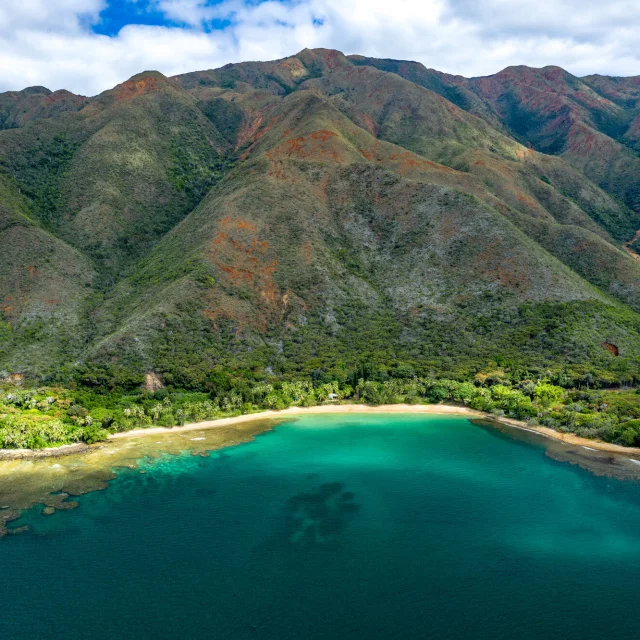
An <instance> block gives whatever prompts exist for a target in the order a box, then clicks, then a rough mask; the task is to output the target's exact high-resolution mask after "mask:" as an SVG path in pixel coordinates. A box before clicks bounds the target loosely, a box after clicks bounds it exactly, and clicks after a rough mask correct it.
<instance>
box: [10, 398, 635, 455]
mask: <svg viewBox="0 0 640 640" xmlns="http://www.w3.org/2000/svg"><path fill="white" fill-rule="evenodd" d="M334 413H363V414H365V413H421V414H427V415H429V414H430V415H461V416H468V417H473V418H479V419H483V420H488V421H490V422H497V423H500V424H504V425H507V426H510V427H514V428H517V429H522V430H525V431H529V432H532V433H537V434H538V435H541V436H544V437H547V438H550V439H552V440H557V441H559V442H563V443H565V444H568V445H573V446H580V447H585V448H586V449H593V450H596V451H604V452H608V453H615V454H619V455H620V454H621V455H626V456H632V455H636V456H640V448H638V447H623V446H622V445H618V444H613V443H610V442H603V441H601V440H590V439H588V438H583V437H581V436H578V435H576V434H573V433H563V432H560V431H556V430H554V429H551V428H549V427H542V426H533V425H530V424H528V423H526V422H523V421H521V420H515V419H513V418H505V417H496V416H493V415H491V414H488V413H484V412H482V411H476V410H474V409H469V408H468V407H464V406H456V405H449V404H427V405H424V404H388V405H378V406H369V405H366V404H330V405H316V406H313V407H289V408H288V409H282V410H279V411H276V410H267V411H260V412H257V413H247V414H243V415H240V416H233V417H230V418H218V419H217V420H205V421H203V422H192V423H188V424H185V425H183V426H181V427H149V428H146V429H145V428H141V429H132V430H130V431H122V432H120V433H114V434H112V435H110V436H109V440H117V439H121V438H132V437H140V436H152V435H156V436H157V435H168V434H178V433H182V432H185V431H196V430H202V429H219V428H224V427H231V426H234V425H237V424H242V423H246V422H253V421H256V420H265V419H269V418H281V417H287V416H291V417H294V416H298V415H309V414H334ZM99 446H100V445H99V444H98V445H95V446H89V445H86V444H83V443H76V444H67V445H62V446H60V447H54V448H51V449H0V460H2V459H5V460H6V459H15V458H43V457H52V456H53V457H55V456H63V455H70V454H74V453H83V452H86V451H88V450H90V449H92V448H96V447H99Z"/></svg>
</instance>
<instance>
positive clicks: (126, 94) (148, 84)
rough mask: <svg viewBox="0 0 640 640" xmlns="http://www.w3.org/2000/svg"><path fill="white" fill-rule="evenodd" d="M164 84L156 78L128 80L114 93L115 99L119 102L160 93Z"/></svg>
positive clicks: (147, 77)
mask: <svg viewBox="0 0 640 640" xmlns="http://www.w3.org/2000/svg"><path fill="white" fill-rule="evenodd" d="M163 84H164V82H163V81H162V80H161V79H160V78H157V77H155V76H146V77H144V78H140V79H138V80H127V81H126V82H123V83H122V84H121V85H118V86H117V87H116V88H115V89H114V90H113V91H114V97H115V99H116V100H117V101H118V102H126V101H127V100H133V98H137V97H138V96H142V95H144V94H145V93H154V92H157V91H160V89H161V88H162V85H163Z"/></svg>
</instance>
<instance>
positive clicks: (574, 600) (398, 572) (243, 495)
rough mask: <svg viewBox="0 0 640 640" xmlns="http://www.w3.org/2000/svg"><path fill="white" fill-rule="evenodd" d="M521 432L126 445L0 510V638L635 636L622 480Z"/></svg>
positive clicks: (407, 422) (282, 432)
mask: <svg viewBox="0 0 640 640" xmlns="http://www.w3.org/2000/svg"><path fill="white" fill-rule="evenodd" d="M193 437H194V435H191V438H193ZM527 437H528V436H525V439H522V438H518V437H515V438H514V437H511V436H509V434H505V433H502V432H500V431H498V430H495V429H490V428H483V427H482V426H481V425H474V424H472V423H471V422H470V421H469V420H467V419H465V418H461V417H453V416H423V415H383V414H378V415H315V416H305V417H303V418H300V419H299V420H297V421H295V422H288V423H285V424H280V425H279V426H277V427H276V428H275V429H274V430H271V431H268V432H266V433H264V434H262V435H260V436H259V437H257V438H256V439H254V440H251V441H249V442H247V443H245V444H240V445H238V446H235V447H232V448H227V449H221V450H219V451H215V452H212V453H211V455H210V456H209V457H202V456H199V455H196V456H193V455H188V454H185V455H178V456H176V455H164V456H160V457H156V458H149V459H145V460H143V461H142V462H141V463H140V466H139V468H137V469H124V470H123V471H120V472H118V473H117V476H116V477H115V479H113V480H111V481H110V484H109V487H108V489H107V490H104V491H93V492H91V493H87V494H85V495H82V496H80V497H79V498H77V501H78V502H79V507H78V508H76V509H73V510H71V511H55V512H54V513H53V514H52V515H49V516H46V517H45V516H43V515H42V511H43V505H38V506H36V507H34V508H32V509H30V510H28V511H26V512H25V513H24V514H23V515H22V517H21V518H20V519H19V520H17V521H15V523H10V525H13V526H16V527H17V526H24V525H28V526H29V531H28V532H26V533H23V534H20V535H14V536H6V537H4V538H2V539H1V540H0V566H1V567H2V586H1V587H0V602H1V603H2V615H1V616H0V637H1V638H3V640H14V639H18V638H20V639H22V638H29V639H33V640H38V639H41V638H42V639H44V638H47V639H49V638H56V639H60V640H63V639H67V638H83V639H94V638H95V639H107V638H109V639H110V638H216V639H226V638H229V639H233V640H238V639H243V638H265V639H274V640H275V639H277V640H285V639H288V638H291V639H293V638H295V639H299V638H309V639H320V638H322V639H325V638H340V639H342V638H350V639H351V638H354V639H355V638H358V639H359V638H363V639H364V638H366V639H368V640H369V639H372V638H510V639H520V638H523V639H524V638H565V639H570V640H572V639H581V640H582V639H584V638H607V639H618V638H635V637H637V624H638V613H637V592H638V576H639V575H640V482H639V481H638V480H634V479H630V478H626V479H620V478H615V477H610V476H606V475H598V474H597V473H591V472H590V471H587V470H585V469H583V468H581V467H580V466H579V465H576V464H568V463H567V461H565V460H568V461H569V462H574V461H575V460H572V459H571V458H570V457H566V456H565V460H560V459H559V458H560V457H561V456H559V454H558V452H557V451H553V452H552V451H550V450H549V447H551V446H552V445H551V444H550V443H548V442H543V441H542V440H541V439H540V438H534V437H533V436H531V441H530V442H528V441H526V438H527ZM194 444H199V443H198V442H195V443H194ZM548 453H550V455H547V454H548ZM141 472H144V473H141ZM3 482H6V479H3ZM0 506H2V505H0Z"/></svg>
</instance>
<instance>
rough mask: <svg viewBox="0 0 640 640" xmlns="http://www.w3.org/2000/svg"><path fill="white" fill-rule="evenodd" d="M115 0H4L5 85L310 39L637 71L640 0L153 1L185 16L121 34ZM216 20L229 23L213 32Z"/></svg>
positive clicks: (127, 72) (232, 54) (113, 75)
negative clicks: (110, 9) (110, 21)
mask: <svg viewBox="0 0 640 640" xmlns="http://www.w3.org/2000/svg"><path fill="white" fill-rule="evenodd" d="M130 1H131V2H134V1H135V0H130ZM107 2H108V0H20V2H15V3H14V2H11V3H8V2H6V1H5V2H4V3H3V4H5V5H7V4H10V5H11V6H2V7H0V90H6V89H18V88H22V87H24V86H28V85H33V84H44V85H46V86H49V87H50V88H52V89H57V88H63V87H64V88H68V89H70V90H72V91H76V92H78V93H84V94H88V95H92V94H95V93H97V92H99V91H102V90H104V89H106V88H110V87H112V86H113V85H115V84H116V83H118V82H121V81H122V80H124V79H126V78H127V77H129V76H131V75H133V74H134V73H137V72H139V71H142V70H144V69H158V70H160V71H162V72H163V73H165V74H167V75H172V74H176V73H182V72H186V71H193V70H196V69H208V68H214V67H218V66H221V65H223V64H226V63H228V62H238V61H241V60H269V59H275V58H281V57H284V56H286V55H291V54H294V53H296V52H297V51H299V50H300V49H303V48H304V47H328V48H336V49H340V50H342V51H344V52H345V53H361V54H364V55H371V56H378V57H388V58H402V59H412V60H418V61H420V62H423V63H424V64H425V65H426V66H430V67H434V68H436V69H440V70H442V71H447V72H450V73H460V74H462V75H467V76H469V75H484V74H488V73H494V72H496V71H498V70H500V69H502V68H503V67H505V66H508V65H510V64H528V65H530V66H544V65H547V64H557V65H560V66H563V67H565V68H566V69H568V70H569V71H571V72H572V73H575V74H577V75H584V74H587V73H608V74H618V75H636V74H638V75H640V51H639V50H638V47H637V31H638V26H640V3H637V2H628V1H625V0H610V2H609V3H608V4H605V3H602V2H601V1H600V0H517V1H515V0H483V1H480V0H393V2H389V0H286V1H284V2H278V1H276V0H267V1H266V2H261V3H256V2H255V0H252V1H251V2H247V1H246V0H223V2H221V3H219V4H214V5H211V3H209V2H207V1H206V0H154V2H155V5H154V8H155V9H156V10H160V11H163V12H164V14H165V15H166V16H167V18H168V19H170V20H173V21H175V22H179V23H181V24H185V25H187V26H186V27H185V28H168V27H151V26H140V25H129V26H127V27H125V28H123V29H122V30H121V31H120V33H119V34H118V35H117V36H114V37H107V36H101V35H97V34H95V33H93V32H92V31H91V30H90V27H89V25H90V24H91V23H92V21H93V22H95V21H96V20H97V17H98V15H99V13H100V11H101V10H102V9H103V8H104V7H105V6H106V4H107ZM213 20H229V21H230V22H231V24H230V25H229V26H228V27H226V28H225V29H223V30H217V31H210V30H209V29H208V28H207V26H208V25H209V26H210V25H211V21H213Z"/></svg>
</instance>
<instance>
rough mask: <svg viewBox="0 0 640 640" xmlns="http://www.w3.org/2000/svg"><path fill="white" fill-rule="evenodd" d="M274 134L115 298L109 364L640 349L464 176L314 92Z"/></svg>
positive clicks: (624, 327) (623, 324) (437, 362)
mask: <svg viewBox="0 0 640 640" xmlns="http://www.w3.org/2000/svg"><path fill="white" fill-rule="evenodd" d="M265 129H267V130H266V132H263V131H262V130H260V129H259V130H258V131H257V135H256V137H257V140H258V141H257V143H256V144H255V146H254V147H253V150H252V155H251V160H247V161H246V162H245V164H243V165H242V166H241V167H238V168H237V169H236V170H235V171H234V172H232V173H231V174H230V175H229V176H228V177H227V178H226V179H225V180H224V181H223V183H221V184H220V185H219V186H218V187H216V188H215V189H214V190H213V191H212V192H211V193H210V194H209V196H208V197H207V199H206V200H205V201H204V202H203V203H202V204H201V205H200V207H199V208H198V209H197V210H196V211H194V212H193V213H192V214H191V215H190V216H189V217H188V218H187V219H186V220H185V221H183V223H182V224H181V225H180V226H178V227H177V228H176V229H175V230H174V231H173V232H172V233H171V234H169V235H168V236H167V237H166V238H165V239H163V241H162V242H161V243H160V244H159V245H158V246H157V247H156V248H155V249H154V250H153V251H152V253H151V254H150V256H149V257H148V258H147V259H146V260H145V262H144V264H143V265H141V268H140V269H139V271H137V272H136V274H135V275H133V276H132V277H131V278H130V279H129V280H128V281H127V282H125V283H123V284H122V285H121V286H120V287H119V289H118V290H117V292H116V295H115V296H114V297H113V298H112V299H111V300H110V301H109V305H108V306H107V307H106V309H107V310H108V315H110V314H112V313H114V312H116V311H119V313H120V314H121V318H122V320H121V321H120V322H119V327H120V328H119V329H118V331H116V332H115V333H114V334H113V335H111V336H109V337H108V338H106V339H105V340H103V341H102V342H101V343H100V344H99V347H98V349H99V353H101V354H102V355H103V357H104V354H106V353H119V354H127V355H126V357H127V358H137V359H139V361H140V364H141V365H147V366H149V365H150V364H151V363H156V364H157V363H158V362H159V361H161V362H162V365H164V366H167V365H168V364H169V362H170V360H171V358H172V357H174V355H175V354H174V353H172V352H171V350H173V351H174V352H175V351H176V350H178V351H184V353H185V356H186V360H189V358H193V359H195V360H202V359H203V358H204V359H205V360H206V361H207V364H208V365H209V366H211V365H212V364H214V363H216V362H220V361H225V359H228V358H229V355H230V354H231V357H232V359H233V360H234V362H235V364H236V365H237V364H238V363H239V362H241V363H243V364H244V365H245V366H248V367H253V366H256V367H258V368H262V367H264V366H271V367H272V368H274V369H276V370H280V371H284V370H287V368H290V367H294V368H296V367H298V368H300V367H302V369H303V370H307V369H308V366H307V365H308V363H310V362H311V363H313V366H314V367H326V366H328V365H329V364H330V363H331V362H335V361H336V360H338V361H340V360H342V361H346V362H350V363H354V362H356V361H357V360H358V359H359V358H361V357H377V358H382V359H386V360H403V359H406V360H415V361H422V362H423V363H424V362H429V363H430V364H431V365H433V366H440V367H442V366H447V367H455V366H457V361H465V364H466V365H467V366H468V365H469V363H470V362H473V361H474V360H475V361H477V362H480V361H482V359H486V358H490V357H491V354H492V353H495V351H496V350H498V351H500V352H501V353H508V354H509V355H510V356H511V357H516V358H517V357H519V355H518V354H519V352H525V357H530V358H531V357H533V358H535V354H536V352H539V351H545V350H546V351H548V352H550V353H551V352H554V353H555V357H558V356H559V355H560V354H562V357H563V358H568V359H570V360H576V361H585V360H588V359H594V360H598V359H603V360H606V359H608V358H609V356H608V355H607V354H606V353H604V352H603V350H602V349H601V347H600V342H602V340H604V339H605V337H604V336H608V335H609V334H611V335H612V336H614V337H612V340H613V339H615V340H619V342H621V343H623V344H624V345H625V350H626V354H625V355H628V356H630V357H637V354H638V348H639V347H640V343H639V342H638V336H637V331H638V327H639V325H638V317H637V316H635V315H634V314H632V313H630V312H627V311H625V310H624V309H623V308H622V307H621V306H618V305H616V304H615V303H614V302H613V301H612V300H611V299H609V298H608V297H607V296H605V295H603V294H601V293H600V292H598V291H597V290H596V289H595V288H593V287H591V286H590V285H589V284H587V283H586V282H585V281H584V280H582V279H581V278H580V277H578V276H577V275H576V274H575V273H574V272H572V271H571V270H570V269H568V268H567V267H566V266H565V265H563V264H562V263H561V262H559V261H557V260H556V259H555V258H553V257H552V256H551V255H550V254H549V253H547V252H546V251H544V250H543V249H541V248H540V247H539V246H538V245H537V244H536V243H534V242H533V241H532V240H531V239H529V238H528V237H527V236H526V235H525V234H523V233H522V232H521V231H520V230H519V229H518V228H517V227H515V226H514V225H513V224H512V223H511V222H509V221H508V220H507V219H506V217H505V216H503V215H502V214H501V213H500V212H499V211H497V210H496V209H494V208H491V207H489V206H487V204H485V203H484V202H482V201H481V200H480V199H479V198H477V197H474V196H473V195H470V194H468V193H464V192H463V191H462V190H461V189H460V186H463V185H465V182H466V184H467V185H471V186H470V187H469V189H472V188H473V180H472V179H470V178H469V177H468V176H466V175H465V174H459V173H458V172H456V171H453V170H451V169H449V168H447V167H444V166H440V165H435V164H434V163H431V162H427V161H425V160H423V159H421V158H420V157H419V156H416V155H414V154H411V153H409V152H406V151H404V150H403V149H401V148H399V147H397V146H394V145H391V144H389V143H384V142H379V141H377V140H376V139H375V138H374V137H373V136H371V134H369V133H367V132H366V131H364V130H363V129H361V128H358V127H356V126H355V125H354V124H353V123H352V122H351V121H350V120H349V119H347V118H346V117H345V116H344V115H343V114H341V113H340V112H339V111H338V110H337V109H336V108H335V107H334V106H333V105H332V104H331V102H330V101H329V100H327V99H324V98H322V97H319V96H318V95H317V94H315V93H313V92H306V91H299V92H296V93H294V94H293V95H289V96H288V97H287V98H285V99H284V100H283V101H282V104H281V105H280V106H279V108H278V109H276V110H275V111H274V112H272V115H271V118H270V119H269V120H268V123H267V124H266V126H265ZM487 198H488V199H489V196H487ZM523 302H526V303H528V304H527V305H526V307H523ZM560 315H564V316H565V317H566V318H567V319H568V318H572V319H571V321H569V322H568V323H567V324H566V325H565V326H562V324H560V323H558V322H557V317H558V316H560ZM579 318H582V320H583V321H584V324H585V331H580V329H579V324H580V320H579ZM587 319H588V320H587ZM589 325H590V326H589ZM541 326H543V327H544V329H542V331H541V332H540V334H541V335H536V334H537V332H538V331H539V329H540V327H541ZM161 327H163V328H164V329H168V330H171V331H172V332H173V334H172V340H171V344H170V343H169V342H167V341H165V340H163V339H162V338H159V337H158V335H159V334H161V333H162V331H161V330H160V328H161ZM452 327H455V329H454V330H452ZM587 327H588V328H587ZM187 332H190V336H191V339H190V342H189V344H187V343H186V342H185V341H182V340H181V338H176V337H175V336H176V333H177V334H179V335H180V336H184V335H185V334H186V333H187ZM545 334H546V335H545ZM480 336H485V337H484V338H483V337H480ZM176 341H177V342H176ZM220 347H222V348H220ZM248 347H250V348H251V351H247V349H248ZM460 351H462V352H463V354H461V353H459V352H460ZM521 355H522V354H520V356H521Z"/></svg>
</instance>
